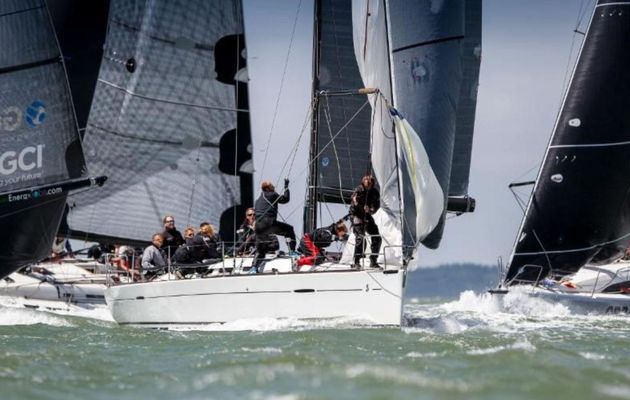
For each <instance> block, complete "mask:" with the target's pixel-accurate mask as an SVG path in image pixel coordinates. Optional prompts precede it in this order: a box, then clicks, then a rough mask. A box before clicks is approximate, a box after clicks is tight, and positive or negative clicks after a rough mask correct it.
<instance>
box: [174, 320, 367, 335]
mask: <svg viewBox="0 0 630 400" xmlns="http://www.w3.org/2000/svg"><path fill="white" fill-rule="evenodd" d="M373 324H374V323H373V322H372V321H370V320H368V319H365V318H361V317H356V318H353V317H348V318H335V319H327V320H318V321H315V320H308V321H305V320H300V319H297V318H283V319H277V318H252V319H243V320H237V321H231V322H226V323H224V324H201V325H171V326H169V327H168V329H169V330H174V331H227V332H233V331H257V332H269V331H300V330H311V329H331V328H359V327H366V326H370V325H373Z"/></svg>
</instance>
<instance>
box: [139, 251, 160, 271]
mask: <svg viewBox="0 0 630 400" xmlns="http://www.w3.org/2000/svg"><path fill="white" fill-rule="evenodd" d="M164 267H166V261H165V260H164V257H163V255H162V252H161V251H160V249H158V248H157V247H155V246H154V245H150V246H149V247H147V248H146V249H144V253H142V269H144V270H145V271H146V270H153V269H156V268H164Z"/></svg>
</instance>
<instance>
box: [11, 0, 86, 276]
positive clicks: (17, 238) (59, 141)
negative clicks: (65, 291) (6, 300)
mask: <svg viewBox="0 0 630 400" xmlns="http://www.w3.org/2000/svg"><path fill="white" fill-rule="evenodd" d="M0 42H1V43H2V49H1V50H0V52H1V53H2V57H1V58H0V88H1V89H2V97H1V98H0V142H1V143H2V153H0V221H1V223H2V226H3V227H4V229H2V233H0V277H4V276H6V275H8V274H10V273H11V272H13V271H15V270H16V269H18V268H19V267H21V266H24V265H27V264H30V263H32V262H36V261H39V260H41V259H43V258H45V257H46V256H48V255H50V251H51V246H52V243H53V240H54V238H55V235H56V234H57V228H58V227H59V223H60V220H61V217H62V214H63V211H64V207H65V204H66V197H67V193H68V190H70V189H76V188H80V187H83V186H88V185H90V184H91V183H95V181H93V180H90V179H89V178H86V172H87V171H86V168H85V161H84V158H83V153H82V150H81V143H80V139H79V133H78V129H77V122H76V118H75V116H74V111H73V107H72V99H71V96H70V90H69V87H68V81H67V78H66V73H65V68H64V63H63V59H62V57H61V52H60V49H59V46H58V43H57V40H56V37H55V31H54V29H53V26H52V22H51V19H50V15H49V13H48V10H47V8H46V4H45V3H44V1H43V0H13V1H11V0H4V1H2V2H0Z"/></svg>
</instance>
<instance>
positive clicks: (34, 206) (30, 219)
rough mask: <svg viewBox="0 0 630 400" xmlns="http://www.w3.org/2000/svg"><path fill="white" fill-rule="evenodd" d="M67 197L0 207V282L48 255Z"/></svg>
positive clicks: (9, 203) (13, 203)
mask: <svg viewBox="0 0 630 400" xmlns="http://www.w3.org/2000/svg"><path fill="white" fill-rule="evenodd" d="M66 197H67V195H66V194H62V195H58V196H50V197H46V198H45V199H35V200H34V199H30V200H24V201H16V202H7V203H2V204H0V224H2V227H3V229H2V230H0V279H1V278H4V277H5V276H7V275H9V274H11V273H13V272H15V271H16V270H18V269H19V268H21V267H23V266H25V265H28V264H31V263H34V262H37V261H39V260H41V259H43V258H46V257H48V256H49V255H50V253H51V249H52V244H53V241H54V240H55V236H56V234H57V228H58V227H59V223H60V221H61V216H62V214H63V210H64V207H65V205H66Z"/></svg>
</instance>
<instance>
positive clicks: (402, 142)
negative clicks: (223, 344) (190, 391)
mask: <svg viewBox="0 0 630 400" xmlns="http://www.w3.org/2000/svg"><path fill="white" fill-rule="evenodd" d="M133 3H134V2H133V1H132V2H129V1H126V2H123V1H112V5H111V8H110V15H109V26H108V34H107V39H106V43H105V52H104V56H103V62H102V64H101V71H100V73H99V79H98V84H97V88H96V91H95V97H94V101H93V105H92V110H91V112H90V118H89V121H88V127H87V130H86V136H85V141H84V143H85V152H86V156H87V159H88V162H89V163H90V166H91V168H93V170H95V171H98V172H103V173H106V174H107V175H108V176H109V177H110V182H111V185H110V187H109V188H107V189H106V190H101V191H99V192H97V193H91V194H89V195H86V196H83V197H81V196H79V197H77V198H75V200H74V203H73V208H72V210H71V212H70V213H69V218H68V222H69V226H70V228H71V229H73V230H74V231H78V232H80V235H88V236H91V237H94V238H97V237H98V238H99V239H101V240H103V239H107V238H110V239H112V240H120V241H122V239H125V238H127V239H131V240H138V241H140V240H147V239H148V238H149V237H151V234H152V233H153V232H155V231H157V230H159V222H158V225H157V226H156V225H155V224H154V222H153V221H155V220H157V221H159V220H160V219H161V216H162V215H165V214H167V213H169V212H172V211H169V210H173V209H178V210H181V209H182V208H184V209H185V210H184V212H185V213H187V217H186V218H179V217H177V214H176V213H174V212H173V214H175V215H176V218H177V220H178V221H181V220H185V221H187V222H189V223H190V222H191V221H196V222H197V221H200V220H205V219H207V215H208V212H210V214H211V217H212V218H213V220H220V221H221V231H222V232H223V233H222V236H223V237H224V238H225V237H230V236H231V233H230V234H228V232H232V231H234V227H235V225H236V224H235V216H236V215H239V214H241V213H242V211H244V209H245V208H246V207H244V206H243V204H248V203H249V204H251V203H252V200H253V199H252V192H251V148H249V143H250V138H249V119H248V114H247V112H248V107H247V84H246V76H247V73H246V69H245V65H246V59H245V58H244V54H245V40H244V36H243V33H242V32H243V26H242V10H241V3H240V1H238V0H234V1H220V2H219V1H217V2H206V1H186V2H173V1H168V2H167V1H154V2H151V3H148V4H147V3H145V2H137V3H138V4H135V5H133ZM180 3H181V4H180ZM468 3H470V4H471V6H470V9H468V10H466V8H465V7H464V5H463V3H460V4H459V5H454V6H436V7H437V8H436V7H433V6H432V5H431V2H428V1H427V2H420V3H418V4H417V9H415V10H414V13H415V14H414V15H415V16H418V17H421V16H429V17H432V19H431V18H428V17H427V19H426V21H427V26H433V27H442V28H443V29H441V30H440V29H430V28H428V29H426V31H425V32H415V33H414V32H413V30H414V27H412V26H408V25H405V24H404V23H403V21H404V19H405V17H406V11H405V10H407V11H409V10H408V5H406V4H402V3H401V4H392V5H391V8H388V7H390V5H389V4H387V3H386V2H370V3H369V4H364V3H363V2H361V1H356V2H354V4H353V5H352V10H351V11H350V4H349V3H348V2H345V1H336V0H326V1H317V2H316V13H315V14H316V29H317V32H316V39H315V46H314V47H315V49H314V50H315V52H316V54H318V55H319V56H321V58H319V59H318V58H317V57H316V61H315V80H316V81H319V82H320V83H322V81H324V79H322V78H323V77H324V75H325V74H324V72H325V71H323V68H326V67H327V66H330V65H332V64H328V65H327V63H332V62H335V60H331V59H330V58H327V57H329V56H330V52H327V50H329V49H328V48H326V47H325V46H326V45H332V44H333V43H334V42H337V43H344V44H343V45H342V46H345V47H346V49H345V52H344V53H342V57H340V58H339V59H337V60H336V61H340V60H342V61H344V62H345V63H346V64H347V65H346V66H349V67H350V69H353V71H351V72H352V73H354V75H355V76H356V78H359V81H358V82H355V83H354V84H353V85H352V86H350V87H348V86H345V87H344V86H341V87H337V88H335V87H330V88H324V87H323V86H319V87H318V88H317V90H316V93H315V98H316V99H318V101H315V102H314V103H318V102H319V103H320V104H321V100H322V99H327V98H332V97H334V96H340V95H348V96H346V97H345V98H346V99H349V98H350V96H352V97H354V98H356V97H357V96H361V97H360V98H362V99H363V101H366V93H370V94H369V95H367V96H368V99H369V102H370V104H371V106H372V109H373V111H372V112H371V113H368V121H369V120H370V116H371V123H370V122H368V126H367V129H366V130H363V131H360V132H359V133H358V136H356V137H355V136H350V137H349V138H350V139H358V141H359V142H362V143H363V144H364V148H363V151H360V150H359V152H360V153H361V155H360V157H361V161H360V162H362V163H364V165H367V166H368V168H369V169H368V171H369V170H370V169H372V170H373V172H374V175H375V176H376V179H377V182H378V183H379V185H380V191H381V204H382V205H381V209H380V210H379V211H378V212H377V214H375V216H374V217H375V219H376V221H377V224H378V225H379V228H380V230H381V235H382V236H383V239H384V242H385V244H384V246H383V248H382V251H381V253H380V254H379V262H380V264H381V266H382V268H363V269H352V268H351V264H352V262H351V261H350V262H346V261H345V260H344V258H342V259H341V260H336V261H332V260H331V261H328V262H325V263H323V264H321V265H318V266H317V267H313V268H310V269H308V270H307V269H301V270H300V271H295V269H294V267H293V263H294V260H293V259H291V258H289V257H285V256H282V255H278V256H273V257H272V258H270V259H268V260H267V262H266V265H265V269H264V273H261V274H249V273H246V272H247V271H248V268H247V267H248V264H251V259H247V258H236V259H230V258H226V259H224V260H223V261H221V262H219V263H215V264H213V265H210V266H205V267H204V266H201V267H200V268H201V269H202V270H203V273H197V274H193V276H194V277H192V278H190V279H177V278H176V274H173V273H171V272H173V270H171V271H169V273H167V274H165V275H162V276H161V277H159V278H158V279H155V280H152V281H150V282H138V283H128V284H118V285H112V286H110V287H108V288H107V289H106V290H105V298H106V301H107V304H108V306H109V308H110V310H111V312H112V316H113V317H114V319H115V320H116V321H117V322H118V323H120V324H129V325H141V326H166V325H171V324H209V323H225V322H230V321H236V320H242V319H255V318H295V319H306V320H312V319H315V320H320V319H338V318H343V319H348V318H350V319H352V320H356V321H357V322H359V323H365V324H370V325H394V326H398V325H400V324H401V317H402V300H403V292H404V287H405V275H406V267H407V264H408V262H409V260H410V259H411V258H412V257H413V256H414V255H415V253H416V250H417V247H418V246H419V244H420V242H421V241H424V240H425V239H427V238H429V237H432V239H431V244H430V247H436V246H437V244H438V243H439V237H440V236H441V229H442V228H441V226H442V225H443V220H444V219H443V216H444V214H445V212H446V210H447V204H451V203H450V202H448V198H449V194H450V193H451V192H450V191H449V189H448V187H449V183H450V182H451V180H454V179H455V178H453V176H452V174H453V175H455V173H454V171H452V170H451V164H452V161H453V160H452V159H453V148H454V147H455V142H459V141H460V138H459V136H460V135H458V134H457V133H456V129H455V128H456V119H457V117H458V114H457V112H456V111H457V110H456V107H453V105H454V104H457V103H458V99H459V97H460V95H461V93H464V92H465V93H467V95H468V97H469V96H470V93H471V90H470V88H467V90H465V89H464V85H463V84H462V81H463V76H464V75H465V74H466V72H465V71H464V68H462V65H463V63H462V59H461V58H462V56H463V53H466V52H465V51H464V49H465V48H467V46H468V45H469V43H468V42H467V41H466V40H465V39H466V35H465V26H466V21H467V16H468V15H475V16H476V18H477V19H478V20H479V21H480V7H481V4H480V2H479V1H471V2H468ZM412 8H413V7H412ZM216 16H219V17H220V23H218V24H217V23H216V22H217V21H216V20H212V17H216ZM182 18H183V19H184V20H185V21H187V24H186V25H185V26H183V25H182V24H180V22H181V19H182ZM327 18H337V19H338V20H337V21H336V22H338V23H339V22H341V23H340V24H338V25H335V24H330V23H329V22H330V20H326V19H327ZM352 20H354V23H352ZM213 21H214V22H213ZM388 26H389V27H392V28H391V29H393V30H396V32H388V28H387V27H388ZM351 27H354V28H351ZM351 31H353V34H352V35H351V34H350V32H351ZM409 31H411V32H409ZM405 32H406V33H407V35H406V36H405ZM436 32H437V34H438V36H437V37H434V36H431V35H435V34H436ZM327 35H332V38H333V39H335V40H334V41H330V42H328V43H327V44H324V42H325V41H327V40H328V39H330V37H329V38H326V36H327ZM391 37H394V38H397V39H396V41H392V40H391ZM479 40H480V37H479V38H477V41H479ZM226 43H228V44H231V45H232V46H233V47H232V48H231V49H226V48H223V47H221V44H226ZM394 46H395V47H394ZM477 47H479V44H477ZM337 50H339V49H337ZM333 53H334V52H333ZM336 54H337V57H339V56H338V54H339V53H336ZM470 54H471V56H473V55H475V56H474V57H473V63H475V62H476V64H477V68H476V74H478V63H479V58H478V56H479V52H478V51H477V52H476V53H475V52H473V50H472V49H470ZM226 55H227V56H234V57H226ZM223 57H226V58H223ZM475 57H476V59H475ZM183 60H186V62H182V61H183ZM226 60H230V62H232V63H234V62H236V64H235V65H232V64H228V65H226V64H225V63H226ZM410 60H418V65H417V66H416V67H417V68H420V67H421V66H420V63H421V62H420V61H419V60H422V63H423V66H422V68H424V69H425V71H426V72H429V71H430V72H431V73H434V74H436V75H435V76H434V77H433V79H431V80H429V78H428V77H427V79H426V82H424V84H423V82H422V79H424V78H423V77H422V76H419V78H420V80H418V81H417V82H416V84H417V86H416V89H417V90H416V91H411V92H410V91H408V90H407V91H405V89H408V82H406V81H404V78H406V77H407V76H408V72H409V70H408V69H407V67H408V66H409V65H408V62H409V61H410ZM414 62H415V61H414ZM212 65H214V70H215V72H216V74H208V73H207V71H208V70H209V69H210V70H212ZM437 65H440V66H441V67H438V66H437ZM433 67H435V68H433ZM474 70H475V69H474V68H473V71H474ZM327 72H330V70H329V71H327ZM359 72H360V74H359ZM418 74H419V72H418ZM439 74H445V75H448V76H449V79H448V82H449V84H448V85H443V84H442V83H441V80H440V79H437V78H438V77H439ZM476 74H474V73H473V75H475V76H473V79H472V81H473V82H474V83H473V84H474V85H476V79H477V78H476ZM329 77H330V76H329ZM412 79H414V80H415V79H416V78H415V77H414V76H412ZM361 80H362V82H361ZM397 80H398V81H397ZM164 82H167V83H168V84H163V83H164ZM191 82H194V85H191ZM361 87H373V88H377V89H378V90H374V89H372V90H358V89H359V88H361ZM475 87H476V86H475ZM335 89H343V90H341V92H343V93H340V91H339V90H335ZM427 96H429V97H431V96H434V99H433V100H430V99H427V98H426V97H427ZM414 98H421V99H423V100H422V101H421V102H420V103H418V102H417V101H409V102H407V99H414ZM442 102H443V103H444V104H445V105H447V106H446V107H444V108H443V109H442V111H440V110H439V107H436V110H435V111H436V112H435V115H433V113H431V115H429V116H427V113H430V111H431V110H428V109H429V108H430V107H429V106H427V110H425V109H422V110H418V108H423V107H424V106H425V105H427V104H429V105H431V106H434V105H435V104H442ZM394 106H396V109H394V108H393V107H394ZM156 110H157V112H155V111H156ZM184 113H187V114H190V113H193V114H194V115H195V116H196V118H197V119H195V120H192V121H191V120H190V119H187V118H176V116H177V115H183V114H184ZM402 113H405V114H406V115H409V116H410V118H409V121H408V120H406V119H405V118H403V117H402ZM469 114H470V110H469ZM113 115H115V116H116V118H111V116H113ZM414 118H415V120H417V121H419V122H418V123H419V124H420V125H421V126H422V127H423V129H426V130H428V131H430V129H429V127H430V126H431V124H434V125H435V126H438V125H439V126H440V130H439V132H437V133H439V134H435V135H434V136H431V135H432V133H431V132H424V133H423V134H421V135H418V134H416V132H415V131H414V130H413V129H412V128H411V126H412V125H413V121H414ZM472 118H473V119H474V101H473V107H472ZM315 119H318V117H315ZM438 121H439V123H438ZM217 122H220V124H218V123H217ZM346 122H347V121H346ZM410 122H412V123H410ZM320 125H321V121H320ZM215 128H216V129H215ZM436 130H437V128H436ZM314 131H316V130H315V129H314ZM368 131H369V132H370V134H369V136H368V134H367V132H368ZM226 132H227V133H226ZM230 132H231V133H230ZM336 133H337V134H340V135H349V133H348V132H347V131H344V130H343V129H340V130H339V131H337V132H336ZM468 133H471V132H468ZM350 135H352V134H350ZM423 136H426V137H427V138H431V137H433V143H432V146H431V147H430V148H427V149H425V146H424V145H423V141H425V140H429V142H431V140H430V139H426V138H425V137H423ZM320 137H326V136H318V134H317V132H315V133H314V135H313V138H314V141H313V142H312V143H314V147H313V149H314V150H313V151H312V152H311V165H312V166H320V167H321V169H320V170H319V171H318V170H317V169H315V170H311V181H310V187H314V188H323V189H326V190H328V192H327V193H328V194H329V196H330V193H333V194H332V197H334V196H335V193H341V194H340V195H338V196H337V197H338V198H340V199H342V200H341V201H344V200H343V199H346V200H347V198H348V197H349V194H350V192H351V189H352V187H354V186H355V185H357V184H358V182H359V181H360V176H362V175H363V174H364V173H365V169H363V170H359V172H357V175H356V176H350V177H349V178H350V179H348V180H347V182H340V183H339V185H336V186H335V185H333V186H334V187H332V188H331V187H330V186H326V185H325V184H324V183H323V182H322V181H320V180H319V179H321V177H322V176H324V175H326V171H323V169H324V167H326V166H329V165H331V163H330V159H326V161H324V156H322V154H324V153H323V152H325V151H330V150H331V147H334V146H335V144H333V145H332V146H330V145H331V143H332V141H331V142H328V143H327V142H323V141H321V140H320V141H317V139H318V138H320ZM333 139H334V138H333ZM461 140H463V139H461ZM471 140H472V139H471V136H470V135H468V138H467V139H466V140H464V142H466V141H467V143H468V145H467V146H468V152H469V151H470V141H471ZM444 141H445V142H444ZM355 143H356V142H355ZM121 145H123V146H121ZM337 145H339V142H337ZM229 146H232V147H229ZM243 148H245V149H246V150H243ZM465 148H466V145H464V150H462V151H463V152H464V153H465V152H466V150H465ZM113 149H115V154H114V155H112V154H111V151H114V150H113ZM353 149H354V147H352V146H351V147H350V148H347V149H345V151H347V152H346V153H344V154H350V159H348V160H346V161H347V162H353V161H356V160H354V159H352V153H351V152H350V150H353ZM336 151H337V149H335V152H336ZM370 154H371V157H369V155H370ZM444 154H447V157H446V159H443V158H444ZM112 156H115V157H116V159H117V160H118V161H117V162H112ZM230 157H231V158H230ZM225 158H227V160H226V159H225ZM335 159H336V161H337V164H336V165H337V167H338V168H347V167H348V165H345V164H341V163H340V161H339V158H338V154H336V155H335ZM342 162H343V160H342ZM333 164H334V163H333ZM434 164H436V165H440V172H439V174H436V173H434V171H433V170H434V168H435V167H434ZM208 166H212V167H208ZM229 166H231V169H229V168H228V167H229ZM467 168H468V167H465V168H463V169H464V170H466V171H465V175H466V178H465V179H463V180H462V178H461V177H458V178H457V179H460V181H461V182H460V183H462V186H467V185H466V183H465V182H466V181H467V173H468V171H467ZM328 172H330V171H328ZM460 172H461V171H460ZM335 175H336V176H339V177H340V176H341V174H338V173H337V174H335ZM191 178H192V179H191ZM344 178H347V177H346V176H344ZM340 180H341V178H340ZM325 186H326V187H325ZM191 189H192V195H191ZM458 190H462V189H461V188H460V189H458ZM463 190H464V191H465V190H466V189H463ZM209 194H212V195H211V196H210V195H209ZM239 194H240V196H239ZM311 195H312V196H310V199H309V201H310V202H311V203H310V204H309V206H310V210H311V216H310V217H307V220H308V221H310V226H309V228H307V229H312V228H313V227H314V226H316V225H317V218H316V217H314V216H313V215H314V213H313V210H315V208H314V203H316V202H320V201H327V200H330V197H327V196H326V195H325V193H324V191H323V190H321V191H320V190H315V191H313V192H312V193H311ZM456 195H457V196H458V199H459V200H461V198H466V197H464V196H461V195H462V193H459V192H457V193H456ZM169 196H170V197H169ZM212 196H214V197H216V198H213V197H212ZM224 197H227V199H226V198H224ZM156 199H160V200H159V201H156ZM466 199H467V198H466ZM226 200H227V201H226ZM465 203H466V207H464V208H470V207H468V205H469V202H468V200H466V201H465ZM233 204H237V206H235V207H230V208H229V209H228V210H227V211H222V208H223V207H225V205H233ZM169 207H170V208H169ZM95 210H96V211H95ZM461 211H467V210H461ZM95 213H98V214H100V215H103V216H105V218H99V217H98V216H95ZM182 214H183V213H182ZM111 215H116V216H117V218H115V219H111V218H108V217H109V216H111ZM241 215H242V214H241ZM147 221H151V222H150V223H147ZM427 245H428V244H427ZM351 251H352V249H351V246H347V248H346V253H348V254H351ZM198 269H199V268H198Z"/></svg>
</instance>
